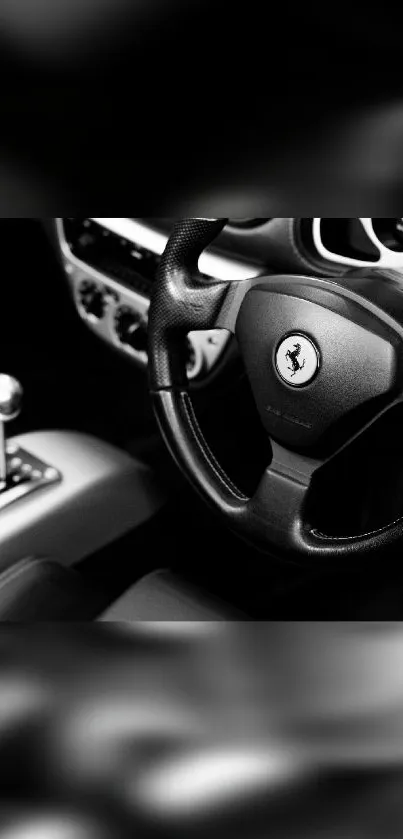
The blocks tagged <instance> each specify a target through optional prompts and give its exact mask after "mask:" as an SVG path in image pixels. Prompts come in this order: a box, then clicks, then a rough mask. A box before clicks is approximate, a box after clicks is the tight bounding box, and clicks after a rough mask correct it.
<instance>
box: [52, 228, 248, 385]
mask: <svg viewBox="0 0 403 839" xmlns="http://www.w3.org/2000/svg"><path fill="white" fill-rule="evenodd" d="M171 225H172V223H171ZM161 227H162V229H157V226H156V225H155V224H154V225H153V224H151V223H150V222H149V221H145V220H140V219H130V218H111V219H110V218H58V219H56V230H57V236H58V242H59V246H60V249H61V253H62V257H63V264H64V269H65V272H66V275H67V277H68V280H69V283H70V287H71V291H72V294H73V298H74V301H75V304H76V308H77V311H78V313H79V315H80V317H81V318H82V319H83V320H84V321H85V322H86V324H87V325H88V327H89V328H90V329H91V330H92V331H93V332H95V333H96V334H97V335H98V336H99V337H100V338H102V339H103V340H104V341H106V342H108V343H110V344H111V345H113V346H114V347H115V348H116V349H118V350H119V351H121V352H122V353H124V354H125V355H127V356H129V357H130V358H131V359H132V360H133V361H134V362H136V363H137V364H140V365H143V366H146V365H147V362H148V356H147V326H148V307H149V303H150V295H151V291H152V286H153V283H154V282H155V279H156V276H157V272H158V267H159V262H160V258H161V254H162V253H163V251H164V249H165V245H166V242H167V239H168V235H169V230H167V229H165V230H164V226H163V225H161ZM199 268H200V271H201V273H202V274H204V275H205V276H207V277H213V278H215V279H218V280H223V281H227V280H231V281H234V282H236V281H239V280H242V279H247V278H249V277H254V276H257V275H258V274H259V273H260V272H261V269H259V268H258V267H257V266H256V265H252V264H250V263H248V262H247V261H246V260H239V259H233V258H229V257H227V256H223V255H221V254H219V253H215V252H212V251H207V252H206V253H205V254H203V255H202V257H201V260H200V265H199ZM229 343H230V334H229V333H228V332H227V331H225V330H221V329H211V330H207V331H204V332H191V333H189V335H188V339H187V346H186V347H185V348H184V350H185V352H186V354H187V371H188V378H189V379H191V380H203V379H204V378H206V377H208V375H209V374H210V373H212V371H213V370H214V368H215V367H216V366H217V364H218V362H219V361H220V360H221V359H223V357H224V353H225V351H226V350H227V348H228V346H229Z"/></svg>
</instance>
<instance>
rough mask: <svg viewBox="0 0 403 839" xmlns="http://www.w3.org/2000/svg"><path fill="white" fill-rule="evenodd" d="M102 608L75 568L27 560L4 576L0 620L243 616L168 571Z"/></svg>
mask: <svg viewBox="0 0 403 839" xmlns="http://www.w3.org/2000/svg"><path fill="white" fill-rule="evenodd" d="M104 606H105V601H104V599H103V600H102V602H101V600H100V598H99V595H97V594H95V593H94V592H93V591H91V590H90V589H89V587H88V586H87V585H86V584H85V583H84V581H83V580H82V578H81V577H80V575H79V574H78V573H77V572H76V571H73V570H72V569H71V568H64V567H62V566H61V565H58V564H57V563H56V562H52V561H50V560H45V559H32V558H28V559H24V560H22V561H21V562H19V563H17V564H16V565H13V566H12V567H11V568H9V569H7V571H4V572H3V573H2V574H0V621H1V622H11V623H25V622H29V621H32V622H44V621H93V620H99V621H107V622H108V621H109V622H111V621H116V622H118V621H133V622H134V621H225V620H231V619H232V620H237V619H242V616H240V615H237V614H235V613H234V612H232V611H231V610H230V608H229V606H226V605H225V604H223V603H221V602H219V601H215V600H214V599H213V598H212V597H211V596H210V595H208V594H207V593H204V592H202V591H200V590H199V589H198V588H196V587H195V586H193V585H191V584H190V583H189V582H187V581H185V580H183V579H181V578H180V577H177V576H176V575H174V574H173V573H171V572H170V571H155V572H154V573H152V574H148V575H147V576H146V577H144V578H143V579H141V580H140V581H139V582H138V583H136V584H135V585H133V586H132V587H131V588H130V589H129V590H128V591H127V592H125V593H124V594H123V595H122V596H121V597H120V598H119V599H118V600H117V601H116V602H115V603H113V604H112V605H110V606H109V607H108V608H107V609H106V611H103V610H104ZM101 612H102V614H101V616H100V617H99V615H100V613H101Z"/></svg>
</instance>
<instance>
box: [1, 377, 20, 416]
mask: <svg viewBox="0 0 403 839" xmlns="http://www.w3.org/2000/svg"><path fill="white" fill-rule="evenodd" d="M22 397H23V390H22V387H21V385H20V383H19V381H17V379H14V378H13V377H12V376H6V375H4V374H0V422H9V421H10V420H13V419H16V417H18V414H19V413H20V411H21V405H22Z"/></svg>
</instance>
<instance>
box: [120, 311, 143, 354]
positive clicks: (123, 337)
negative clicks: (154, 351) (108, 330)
mask: <svg viewBox="0 0 403 839" xmlns="http://www.w3.org/2000/svg"><path fill="white" fill-rule="evenodd" d="M115 330H116V334H117V336H118V338H119V341H120V342H121V344H126V345H127V346H129V347H131V348H132V350H135V351H136V352H144V353H145V352H147V321H146V320H145V319H144V318H142V317H141V315H139V314H138V313H137V312H135V311H134V309H131V308H130V307H129V306H121V307H120V308H119V309H118V310H117V312H116V316H115Z"/></svg>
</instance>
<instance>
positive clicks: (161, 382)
mask: <svg viewBox="0 0 403 839" xmlns="http://www.w3.org/2000/svg"><path fill="white" fill-rule="evenodd" d="M226 222H227V219H195V218H192V219H183V220H180V221H179V222H177V223H176V225H175V227H174V229H173V231H172V235H171V236H170V238H169V241H168V244H167V247H166V250H165V252H164V255H163V258H162V262H161V266H160V272H159V277H158V281H157V283H156V284H155V288H154V292H153V298H152V301H151V307H150V313H149V358H150V390H151V394H152V399H153V403H154V408H155V413H156V417H157V420H158V423H159V426H160V428H161V431H162V434H163V437H164V438H165V441H166V443H167V445H168V448H169V449H170V451H171V453H172V455H173V457H174V458H175V460H176V462H177V464H178V465H179V467H180V468H181V469H182V471H183V472H184V473H185V475H186V476H187V478H188V479H189V480H190V481H191V483H192V484H193V486H194V487H195V489H196V490H197V491H198V492H199V493H200V494H201V495H202V497H203V498H204V499H205V500H206V501H207V502H208V503H209V504H210V505H211V506H212V507H213V508H214V509H215V510H216V511H218V512H219V513H220V514H221V516H222V518H223V519H224V520H225V522H226V523H227V525H228V526H229V527H230V528H231V529H232V530H234V531H235V532H237V533H238V534H239V535H240V536H242V537H243V538H245V539H246V540H248V541H249V542H251V543H253V544H254V545H255V546H257V547H258V548H260V549H263V550H265V551H268V552H270V551H271V552H273V551H275V552H276V553H279V552H280V553H281V554H282V555H284V556H286V557H287V558H288V559H290V560H294V561H295V560H296V561H300V562H307V563H309V564H311V563H316V562H318V563H321V564H322V563H323V561H325V560H337V561H341V560H348V561H351V560H352V559H353V558H354V557H358V558H361V557H363V556H366V557H368V556H369V555H372V554H374V553H375V552H378V551H379V550H380V549H385V548H390V547H391V546H393V545H395V544H396V543H397V542H398V540H400V539H401V537H402V536H403V517H401V518H398V519H397V520H395V521H393V522H391V523H390V524H388V525H386V526H384V527H381V528H379V529H376V530H373V531H372V532H366V533H361V534H358V535H353V536H351V535H346V536H345V537H343V536H337V537H336V536H330V535H326V534H324V533H321V532H320V531H319V529H318V528H317V527H315V526H314V525H313V524H312V523H311V522H310V512H309V510H310V505H309V504H308V499H309V497H310V490H311V489H312V483H313V480H314V479H315V476H316V475H317V473H318V470H319V469H320V468H321V467H322V466H323V465H324V464H325V463H328V462H329V461H330V460H331V459H332V458H334V456H335V454H336V453H338V452H340V451H341V450H342V449H343V448H344V449H345V448H346V447H347V446H349V445H351V443H352V441H354V440H356V439H357V438H358V437H359V436H360V435H361V434H362V433H363V432H364V430H366V429H367V428H368V427H369V426H370V425H371V424H373V423H375V422H376V421H377V420H378V419H379V418H380V416H382V415H383V414H384V413H385V412H386V410H388V409H389V408H391V407H392V406H393V405H395V404H397V403H398V402H400V401H402V382H403V375H402V374H403V294H402V285H401V283H400V282H399V280H398V278H397V275H396V274H392V273H390V272H389V273H386V272H385V273H383V274H382V275H381V276H379V274H377V273H376V271H372V272H371V271H369V272H366V273H363V272H361V273H357V274H356V275H351V274H350V275H348V276H346V277H344V278H343V277H342V278H337V279H320V278H317V277H315V278H311V277H307V276H295V275H293V276H280V275H273V276H261V277H257V278H253V279H250V280H241V281H235V282H233V281H232V282H221V281H216V280H210V279H208V278H206V277H204V276H202V275H200V273H199V272H198V260H199V257H200V255H201V253H202V252H203V250H204V249H205V248H206V247H207V246H208V245H209V244H210V243H211V242H212V241H213V240H214V239H215V238H216V236H217V235H218V234H219V233H220V232H221V231H222V229H223V228H224V226H225V224H226ZM211 328H222V329H226V330H229V331H230V332H231V333H234V334H236V336H237V340H238V345H239V348H240V353H241V355H242V358H243V362H244V366H245V370H246V373H247V376H248V378H249V381H250V385H251V389H252V392H253V396H254V399H255V402H256V406H257V409H258V412H259V415H260V419H261V421H262V423H263V426H264V428H265V430H266V432H267V434H268V435H269V437H270V440H271V444H272V452H273V457H272V461H271V463H270V464H269V465H268V466H267V468H266V470H265V472H264V474H263V476H262V478H261V480H260V483H259V486H258V488H257V490H256V492H255V494H254V495H253V497H252V498H248V497H246V496H245V495H244V494H243V493H242V492H241V491H240V490H239V489H238V488H237V487H236V486H235V484H234V483H233V482H232V480H231V478H230V477H229V476H228V475H227V474H226V473H225V471H224V470H223V468H222V467H221V465H220V464H219V463H218V462H217V460H216V458H215V456H214V455H213V453H212V451H211V450H210V448H209V446H208V445H207V443H206V440H205V438H204V436H203V434H202V431H201V429H200V427H199V424H198V421H197V419H196V416H195V413H194V410H193V406H192V401H191V397H190V394H189V389H188V383H187V377H186V359H185V353H184V347H185V345H186V340H185V338H186V335H187V333H188V332H190V331H192V330H203V329H211Z"/></svg>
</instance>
